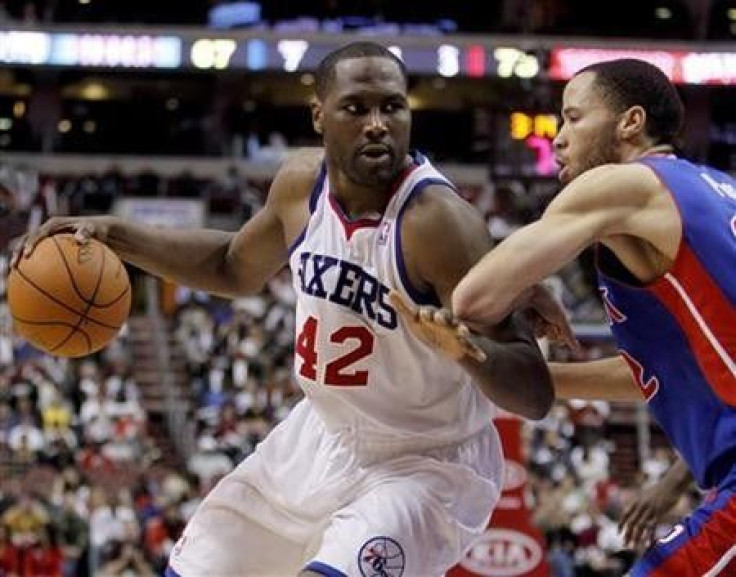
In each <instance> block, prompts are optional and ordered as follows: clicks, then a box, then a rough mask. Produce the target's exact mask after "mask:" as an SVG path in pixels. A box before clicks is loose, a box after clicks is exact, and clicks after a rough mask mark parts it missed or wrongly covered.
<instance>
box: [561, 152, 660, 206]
mask: <svg viewBox="0 0 736 577" xmlns="http://www.w3.org/2000/svg"><path fill="white" fill-rule="evenodd" d="M662 192H665V188H664V186H663V184H662V182H661V181H660V180H659V177H658V176H657V174H656V172H655V171H654V169H653V168H651V167H650V166H648V165H646V164H644V163H641V162H631V163H626V164H605V165H603V166H598V167H596V168H592V169H590V170H588V171H587V172H585V173H583V174H581V175H580V176H578V177H577V178H576V179H575V180H573V181H572V182H570V183H569V184H568V185H567V186H565V188H564V189H562V191H561V192H560V193H559V195H558V196H557V197H556V198H555V200H554V201H552V203H551V204H550V207H549V209H548V212H555V211H560V210H570V211H586V212H587V211H591V210H596V209H601V210H603V209H609V208H627V209H630V210H640V209H641V208H643V207H645V206H647V205H648V204H649V203H650V202H651V201H652V200H653V199H655V198H656V197H657V196H658V195H659V194H660V193H662Z"/></svg>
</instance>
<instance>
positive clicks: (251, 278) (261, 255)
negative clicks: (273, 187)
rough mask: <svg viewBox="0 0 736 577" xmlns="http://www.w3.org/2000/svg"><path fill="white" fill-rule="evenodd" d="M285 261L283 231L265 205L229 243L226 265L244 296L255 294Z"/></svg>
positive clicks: (276, 215)
mask: <svg viewBox="0 0 736 577" xmlns="http://www.w3.org/2000/svg"><path fill="white" fill-rule="evenodd" d="M287 260H288V247H287V245H286V240H285V238H284V227H283V225H282V223H281V219H280V218H279V215H278V213H277V212H276V210H275V209H274V207H273V206H269V204H268V203H267V204H266V206H265V207H264V208H262V209H261V210H260V211H258V212H257V213H256V214H255V215H254V216H253V218H251V219H250V220H249V221H248V222H246V223H245V224H244V225H243V226H242V227H241V228H240V230H239V231H238V232H237V233H236V234H235V236H234V237H233V239H232V240H231V242H230V246H229V247H228V253H227V263H228V267H229V269H230V271H229V272H230V274H232V275H233V276H235V278H237V279H238V285H239V286H240V287H242V288H243V290H244V292H247V293H253V292H258V291H259V290H260V289H261V288H262V287H263V285H264V284H265V282H266V281H267V280H268V279H269V278H270V277H271V276H273V275H275V274H276V273H277V272H278V271H279V270H280V269H281V268H282V267H283V266H284V265H285V264H286V262H287Z"/></svg>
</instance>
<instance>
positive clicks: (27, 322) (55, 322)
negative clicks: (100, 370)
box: [11, 315, 115, 352]
mask: <svg viewBox="0 0 736 577" xmlns="http://www.w3.org/2000/svg"><path fill="white" fill-rule="evenodd" d="M11 317H12V318H13V320H14V321H15V322H18V323H23V324H26V325H40V326H49V325H60V326H62V327H68V328H70V329H72V330H71V331H70V332H69V334H68V335H67V336H66V337H64V338H63V339H62V341H61V342H60V343H57V344H56V345H54V346H53V347H52V348H50V349H49V352H53V351H55V350H57V349H58V348H59V347H60V346H62V345H64V344H65V343H66V342H67V341H68V340H69V339H70V338H71V337H72V335H73V334H74V333H75V332H79V333H81V334H82V336H83V337H84V338H85V339H86V341H87V350H89V349H90V348H92V339H90V337H89V335H88V334H87V333H86V332H85V331H84V330H83V329H77V328H75V326H74V325H73V324H71V323H67V322H64V321H31V320H25V319H22V318H20V317H17V316H15V315H11ZM110 329H111V330H115V329H113V328H112V327H110Z"/></svg>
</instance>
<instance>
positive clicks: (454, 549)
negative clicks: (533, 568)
mask: <svg viewBox="0 0 736 577" xmlns="http://www.w3.org/2000/svg"><path fill="white" fill-rule="evenodd" d="M402 444H403V443H402V442H401V440H400V437H397V438H396V439H394V440H393V441H392V442H391V443H382V444H377V443H367V442H365V440H364V436H363V435H361V436H360V439H359V438H358V436H357V435H355V434H350V433H346V432H341V433H339V434H335V433H330V432H328V431H326V430H325V428H324V425H323V423H322V421H321V419H320V418H319V417H318V416H317V415H316V414H315V413H314V411H313V409H312V407H311V405H310V403H309V401H306V400H305V401H302V402H301V403H299V404H298V405H297V406H296V407H295V408H294V410H293V411H292V412H291V414H290V415H289V417H288V418H287V419H285V420H284V421H283V422H282V423H281V424H280V425H279V426H278V427H276V428H275V429H274V430H273V431H272V432H271V434H270V435H269V436H268V437H267V438H266V440H264V442H263V443H261V444H260V445H259V446H258V448H257V450H256V452H255V453H254V454H253V455H251V456H250V457H248V458H247V459H246V460H245V461H243V463H241V464H240V466H238V468H237V469H235V470H234V471H233V472H232V473H230V474H229V475H228V476H226V477H225V478H224V479H222V481H221V482H220V483H218V485H217V486H216V487H215V488H214V489H213V490H212V491H211V492H210V494H209V495H208V496H207V497H206V498H205V499H204V501H203V502H202V503H201V505H200V506H199V508H198V509H197V511H196V512H195V514H194V516H193V517H192V519H191V520H190V521H189V524H188V525H187V527H186V529H185V530H184V534H183V535H182V537H181V539H180V540H179V542H178V543H177V545H176V546H175V547H174V550H173V552H172V554H171V558H170V567H171V569H173V572H172V573H171V574H172V575H173V574H176V575H179V576H180V577H205V576H208V577H235V576H238V577H245V576H252V577H269V576H273V577H293V576H296V575H297V574H298V573H299V572H300V571H301V570H303V569H305V568H309V569H311V570H312V571H315V572H318V573H322V574H324V575H328V576H330V577H335V576H342V575H345V576H348V577H373V576H382V577H432V576H439V575H443V574H444V573H445V571H447V570H448V569H449V568H450V567H452V566H453V565H455V564H456V563H457V562H458V561H459V559H460V558H461V557H462V555H463V553H464V551H465V550H466V549H467V547H468V546H469V545H470V544H471V542H472V541H473V539H474V537H476V536H477V535H479V534H481V533H482V532H483V531H484V530H485V528H486V526H487V524H488V520H489V517H490V514H491V511H492V509H493V507H494V505H495V504H496V501H497V500H498V497H499V495H500V489H501V484H502V479H503V456H502V454H501V445H500V442H499V439H498V435H497V433H496V430H495V429H494V428H493V426H492V425H491V424H490V423H489V426H488V427H487V428H485V429H483V430H482V431H480V432H479V433H477V434H476V435H474V436H472V437H470V438H469V439H466V440H464V441H462V442H461V443H459V444H458V443H455V444H453V445H451V446H445V447H441V448H430V449H421V448H420V449H417V448H416V445H415V448H414V449H410V448H408V447H407V446H402ZM403 445H405V444H403ZM174 572H175V573H174Z"/></svg>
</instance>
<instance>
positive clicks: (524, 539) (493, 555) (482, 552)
mask: <svg viewBox="0 0 736 577" xmlns="http://www.w3.org/2000/svg"><path fill="white" fill-rule="evenodd" d="M542 557H543V553H542V548H541V547H540V545H539V543H537V542H536V541H535V540H534V539H532V538H531V537H529V536H527V535H524V534H523V533H519V532H518V531H513V530H510V529H488V530H487V531H486V532H485V533H483V535H481V536H480V537H479V538H478V539H477V540H476V542H475V543H474V544H473V545H472V546H471V547H470V549H468V551H467V553H466V554H465V557H464V558H463V560H462V561H460V565H461V566H462V567H463V568H464V569H467V570H468V571H471V572H473V573H475V574H477V575H482V576H483V577H519V576H521V575H525V574H526V573H528V572H529V571H531V570H533V569H535V568H536V567H537V565H539V563H540V562H541V561H542Z"/></svg>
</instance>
